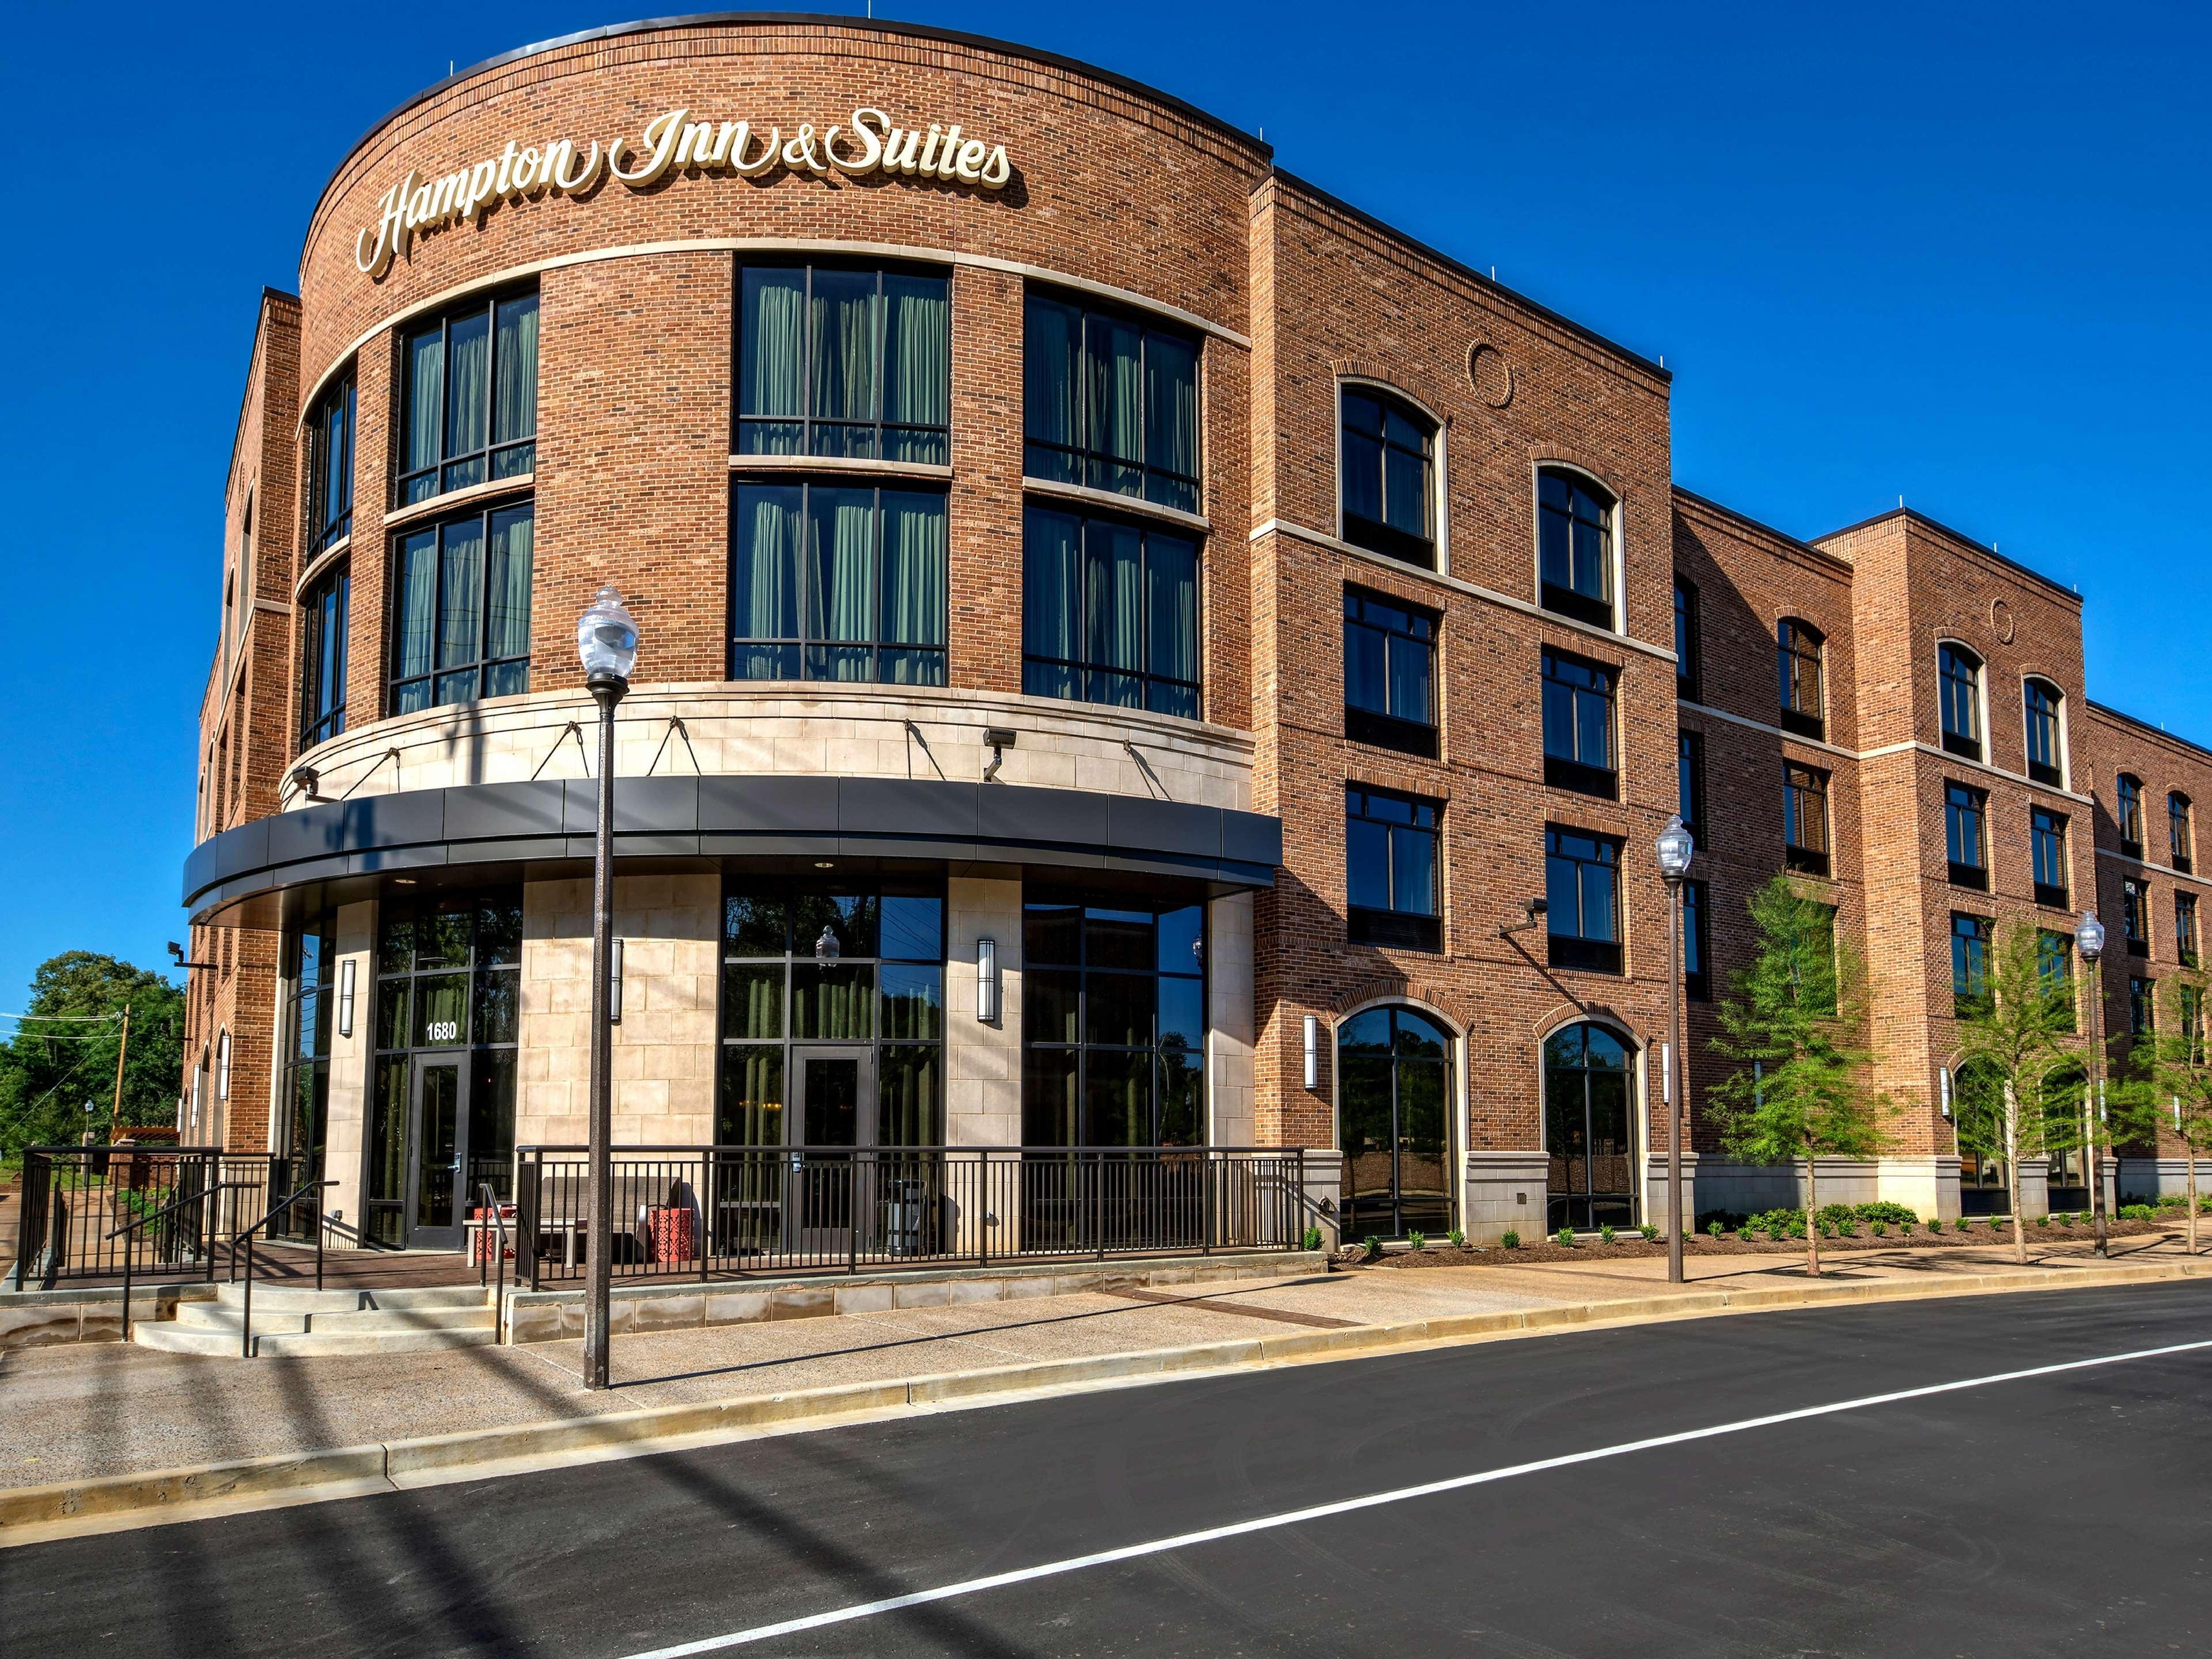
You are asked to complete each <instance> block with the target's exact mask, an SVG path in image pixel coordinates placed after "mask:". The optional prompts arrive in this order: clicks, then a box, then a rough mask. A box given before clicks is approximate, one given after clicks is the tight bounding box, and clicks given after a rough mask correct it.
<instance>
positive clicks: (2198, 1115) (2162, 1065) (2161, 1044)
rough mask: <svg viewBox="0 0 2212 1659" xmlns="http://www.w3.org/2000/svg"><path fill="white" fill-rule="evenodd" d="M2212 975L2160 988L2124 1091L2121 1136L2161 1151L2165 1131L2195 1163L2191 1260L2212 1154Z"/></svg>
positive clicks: (2134, 1048) (2170, 980)
mask: <svg viewBox="0 0 2212 1659" xmlns="http://www.w3.org/2000/svg"><path fill="white" fill-rule="evenodd" d="M2208 990H2212V975H2208V974H2207V973H2206V972H2205V971H2204V969H2201V968H2185V969H2182V970H2181V971H2180V972H2179V973H2178V974H2172V975H2167V976H2166V978H2165V979H2163V980H2160V981H2159V987H2158V992H2157V999H2158V1005H2157V1007H2156V1009H2155V1010H2154V1015H2153V1019H2152V1029H2151V1030H2148V1031H2146V1032H2141V1033H2138V1034H2137V1035H2136V1036H2135V1037H2134V1039H2133V1040H2132V1042H2131V1043H2130V1047H2129V1049H2128V1056H2127V1060H2126V1062H2125V1070H2124V1073H2123V1080H2122V1082H2121V1085H2120V1087H2119V1088H2118V1091H2116V1092H2117V1096H2118V1098H2117V1100H2116V1105H2117V1106H2118V1117H2119V1120H2120V1126H2119V1127H2120V1132H2121V1133H2122V1134H2123V1135H2124V1136H2126V1137H2127V1138H2128V1139H2135V1140H2143V1141H2147V1142H2148V1143H2149V1144H2150V1145H2151V1146H2153V1147H2154V1148H2155V1147H2156V1146H2157V1145H2158V1137H2159V1134H2160V1132H2161V1131H2163V1132H2164V1133H2167V1134H2170V1135H2172V1137H2173V1138H2174V1139H2176V1140H2179V1142H2180V1143H2181V1145H2182V1149H2183V1151H2184V1152H2185V1153H2186V1154H2187V1157H2188V1160H2189V1254H2190V1255H2196V1254H2197V1158H2198V1156H2199V1155H2200V1154H2202V1153H2203V1152H2205V1151H2206V1150H2207V1149H2208V1148H2212V1044H2208V1043H2207V1042H2206V1033H2205V1026H2204V1020H2205V1012H2206V1007H2205V996H2206V993H2207V991H2208Z"/></svg>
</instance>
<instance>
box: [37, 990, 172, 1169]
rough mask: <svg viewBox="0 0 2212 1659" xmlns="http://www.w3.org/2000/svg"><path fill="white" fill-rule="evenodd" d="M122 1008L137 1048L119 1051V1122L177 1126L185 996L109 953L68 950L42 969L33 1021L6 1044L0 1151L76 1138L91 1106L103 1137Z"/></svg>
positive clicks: (132, 1045) (111, 1097)
mask: <svg viewBox="0 0 2212 1659" xmlns="http://www.w3.org/2000/svg"><path fill="white" fill-rule="evenodd" d="M125 1004H128V1005H129V1006H130V1009H131V1042H130V1048H129V1050H128V1052H127V1053H125V1054H124V1055H123V1108H122V1113H121V1121H123V1122H124V1123H125V1124H126V1125H130V1124H152V1123H169V1122H173V1121H174V1120H175V1118H176V1113H177V1085H178V1079H179V1077H180V1076H181V1075H182V1073H183V1072H184V1064H185V1062H184V1030H185V997H184V993H183V992H181V991H179V989H178V988H177V987H175V986H173V985H172V984H170V983H169V981H167V980H166V979H163V978H162V977H161V975H159V974H155V973H149V972H147V971H146V970H145V969H140V968H134V967H132V966H131V964H130V963H127V962H121V961H118V960H117V959H116V958H115V957H110V956H101V955H99V954H97V953H95V952H94V951H64V952H62V954H61V955H59V956H58V957H49V958H47V960H46V962H44V963H41V964H40V968H39V971H38V974H37V975H36V977H34V978H33V980H32V981H31V994H30V999H29V1000H28V1001H27V1002H26V1003H24V1004H23V1005H21V1006H22V1011H23V1012H24V1014H25V1015H27V1016H28V1018H25V1019H23V1020H22V1021H21V1023H19V1024H17V1025H16V1027H15V1035H14V1036H11V1037H10V1038H9V1040H8V1041H7V1042H5V1043H4V1044H0V1146H3V1147H6V1148H9V1149H10V1150H11V1151H12V1150H15V1149H17V1148H21V1147H23V1146H36V1145H39V1144H41V1143H45V1144H48V1145H53V1144H68V1143H72V1142H74V1141H75V1140H76V1139H77V1137H78V1135H79V1134H80V1133H82V1131H83V1129H84V1127H85V1112H84V1104H85V1103H86V1102H87V1101H91V1102H93V1103H94V1105H95V1107H96V1110H95V1111H94V1114H93V1116H94V1121H95V1123H96V1125H97V1127H99V1129H100V1132H101V1135H102V1138H103V1139H104V1138H105V1136H106V1128H107V1125H108V1121H109V1115H110V1113H111V1112H112V1109H113V1102H114V1097H115V1062H116V1059H117V1049H118V1046H119V1044H120V1042H121V1037H122V1019H121V1015H122V1013H123V1010H124V1006H125ZM88 1016H89V1018H88Z"/></svg>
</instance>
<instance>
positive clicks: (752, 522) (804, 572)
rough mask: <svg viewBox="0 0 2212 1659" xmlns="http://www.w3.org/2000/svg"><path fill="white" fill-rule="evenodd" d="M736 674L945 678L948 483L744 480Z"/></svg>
mask: <svg viewBox="0 0 2212 1659" xmlns="http://www.w3.org/2000/svg"><path fill="white" fill-rule="evenodd" d="M734 494H735V500H734V504H733V507H732V513H733V515H734V516H733V522H732V525H731V526H730V567H731V568H730V678H732V679H739V680H854V681H875V682H879V683H881V684H890V685H943V684H945V496H944V495H943V494H942V492H939V491H934V490H921V489H877V488H874V487H872V486H870V485H867V484H855V483H816V482H809V483H741V484H739V485H738V488H737V489H736V491H735V492H734Z"/></svg>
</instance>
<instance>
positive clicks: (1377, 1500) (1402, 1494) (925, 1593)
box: [628, 1339, 2212, 1659]
mask: <svg viewBox="0 0 2212 1659" xmlns="http://www.w3.org/2000/svg"><path fill="white" fill-rule="evenodd" d="M2205 1348H2212V1339H2207V1340H2204V1341H2201V1342H2177V1343H2174V1344H2172V1346H2168V1347H2163V1348H2137V1349H2136V1350H2134V1351H2133V1352H2129V1353H2114V1354H2105V1355H2102V1356H2100V1357H2099V1358H2095V1359H2069V1360H2068V1361H2066V1362H2065V1363H2064V1364H2057V1365H2037V1366H2033V1367H2031V1368H2030V1369H2029V1370H2021V1371H1998V1372H1996V1373H1995V1374H1993V1375H1991V1376H1969V1377H1966V1378H1963V1379H1961V1380H1960V1381H1959V1382H1956V1383H1929V1385H1928V1386H1927V1387H1925V1388H1919V1389H1898V1390H1897V1391H1896V1392H1895V1393H1893V1394H1870V1395H1861V1396H1860V1397H1859V1398H1858V1399H1857V1400H1838V1401H1835V1402H1834V1403H1833V1404H1831V1405H1826V1406H1806V1407H1802V1408H1800V1409H1799V1410H1796V1411H1792V1412H1776V1413H1772V1414H1771V1415H1769V1416H1766V1417H1747V1418H1743V1419H1740V1420H1739V1421H1736V1422H1734V1423H1716V1424H1714V1425H1712V1426H1711V1427H1710V1428H1703V1429H1685V1430H1684V1431H1682V1432H1680V1434H1662V1435H1654V1436H1653V1437H1651V1438H1650V1439H1648V1440H1628V1441H1624V1442H1622V1443H1620V1444H1619V1445H1617V1446H1599V1447H1596V1448H1595V1449H1592V1450H1589V1451H1579V1452H1570V1453H1568V1454H1567V1455H1565V1456H1564V1457H1545V1458H1540V1459H1538V1460H1537V1461H1536V1462H1533V1463H1513V1464H1509V1465H1507V1466H1506V1467H1505V1468H1498V1469H1484V1470H1482V1471H1481V1472H1480V1473H1479V1474H1460V1475H1454V1476H1453V1477H1452V1478H1451V1479H1450V1480H1431V1481H1427V1482H1425V1483H1424V1484H1423V1485H1421V1486H1400V1487H1398V1488H1396V1489H1395V1490H1394V1491H1390V1492H1370V1493H1369V1494H1368V1495H1367V1496H1366V1497H1364V1498H1344V1499H1342V1500H1340V1502H1337V1503H1334V1504H1315V1505H1313V1506H1312V1507H1311V1508H1310V1509H1303V1510H1286V1511H1285V1512H1284V1513H1282V1514H1280V1515H1267V1516H1260V1517H1259V1518H1258V1519H1257V1520H1252V1521H1237V1522H1231V1524H1230V1525H1228V1526H1225V1527H1208V1528H1206V1529H1205V1530H1204V1531H1202V1532H1185V1533H1178V1534H1176V1535H1175V1536H1174V1537H1172V1538H1155V1539H1152V1540H1151V1541H1149V1542H1146V1543H1142V1544H1127V1545H1124V1546H1123V1547H1121V1548H1120V1549H1114V1550H1100V1551H1098V1552H1097V1553H1096V1554H1093V1555H1074V1556H1070V1557H1068V1558H1067V1559H1065V1560H1060V1561H1047V1562H1043V1563H1042V1564H1040V1565H1036V1566H1034V1567H1023V1568H1020V1569H1018V1571H1013V1572H994V1573H993V1574H991V1575H990V1576H989V1577H983V1578H965V1579H963V1580H961V1581H960V1582H959V1583H957V1584H940V1585H939V1586H938V1587H937V1588H936V1589H926V1590H915V1591H914V1592H912V1593H911V1594H909V1595H890V1596H886V1597H884V1599H883V1600H882V1601H861V1602H858V1603H855V1604H854V1605H853V1606H851V1607H834V1608H832V1609H830V1611H829V1612H827V1613H809V1614H808V1615H807V1616H806V1617H805V1618H804V1619H787V1620H783V1622H781V1624H775V1625H757V1626H754V1627H753V1628H752V1629H750V1630H740V1631H732V1632H730V1633H729V1634H727V1635H726V1636H709V1637H705V1638H702V1639H701V1640H699V1641H696V1642H683V1643H679V1644H677V1645H676V1646H674V1647H668V1648H653V1649H652V1650H649V1651H647V1652H643V1653H634V1654H631V1655H629V1656H628V1659H684V1656H687V1655H690V1654H695V1653H718V1652H720V1651H721V1650H723V1649H725V1648H739V1647H748V1646H750V1645H751V1644H753V1643H755V1642H765V1641H768V1640H769V1639H771V1638H775V1637H778V1636H790V1635H793V1634H795V1633H797V1632H800V1631H808V1630H820V1629H821V1628H823V1626H827V1625H846V1624H850V1623H852V1622H853V1621H854V1620H860V1619H872V1618H874V1617H875V1616H876V1615H877V1614H878V1613H896V1612H898V1611H900V1610H901V1609H902V1608H905V1607H926V1606H927V1605H928V1604H929V1603H930V1602H932V1601H951V1599H952V1598H953V1597H955V1596H958V1595H980V1594H981V1593H982V1592H983V1591H985V1590H994V1589H1005V1588H1006V1586H1007V1585H1009V1584H1025V1583H1029V1582H1030V1580H1032V1579H1036V1578H1053V1577H1059V1576H1060V1575H1061V1574H1063V1573H1070V1572H1081V1571H1085V1569H1087V1568H1091V1567H1103V1566H1110V1565H1113V1564H1114V1563H1115V1562H1116V1561H1134V1560H1137V1559H1140V1558H1142V1557H1144V1556H1147V1555H1164V1554H1166V1553H1169V1552H1170V1551H1171V1550H1182V1549H1188V1548H1190V1547H1192V1546H1194V1545H1197V1544H1211V1543H1212V1542H1214V1541H1217V1540H1218V1539H1223V1538H1241V1537H1243V1536H1245V1535H1246V1534H1249V1533H1255V1532H1271V1531H1273V1529H1274V1528H1278V1527H1296V1526H1300V1525H1303V1524H1304V1522H1309V1521H1326V1520H1328V1519H1329V1518H1330V1517H1331V1516H1339V1515H1349V1514H1352V1513H1353V1512H1354V1511H1356V1510H1371V1509H1376V1508H1379V1507H1381V1506H1382V1505H1383V1504H1402V1503H1404V1502H1406V1501H1407V1499H1409V1498H1432V1497H1434V1496H1436V1495H1437V1493H1439V1492H1459V1491H1462V1490H1464V1489H1465V1488H1467V1487H1468V1486H1487V1485H1489V1484H1490V1483H1491V1482H1492V1481H1494V1480H1512V1479H1513V1478H1514V1477H1515V1476H1516V1475H1522V1474H1542V1473H1543V1472H1544V1471H1545V1470H1547V1469H1564V1468H1569V1467H1571V1465H1573V1464H1577V1463H1594V1462H1597V1461H1598V1460H1599V1459H1601V1458H1606V1457H1625V1456H1626V1455H1628V1454H1629V1453H1631V1452H1640V1451H1651V1450H1655V1449H1657V1448H1659V1447H1661V1446H1680V1445H1682V1444H1684V1443H1686V1442H1689V1441H1692V1440H1711V1439H1712V1438H1714V1437H1717V1436H1719V1435H1723V1434H1741V1433H1743V1432H1745V1431H1747V1430H1750V1429H1765V1428H1771V1427H1773V1426H1774V1425H1776V1424H1778V1423H1797V1422H1802V1421H1803V1420H1804V1419H1807V1418H1809V1417H1832V1416H1833V1415H1835V1414H1836V1413H1838V1412H1856V1411H1864V1410H1865V1409H1867V1407H1870V1406H1892V1405H1895V1404H1896V1403H1897V1402H1898V1401H1900V1400H1924V1399H1926V1398H1927V1397H1928V1396H1929V1395H1938V1394H1955V1393H1957V1392H1958V1391H1959V1390H1960V1389H1984V1388H1988V1387H1989V1386H1990V1384H1992V1383H2019V1382H2023V1381H2025V1380H2026V1379H2027V1378H2029V1377H2033V1376H2057V1374H2058V1373H2060V1372H2062V1371H2080V1370H2089V1369H2091V1368H2092V1367H2093V1366H2098V1365H2124V1364H2127V1363H2128V1362H2129V1361H2130V1360H2136V1359H2158V1358H2164V1357H2165V1356H2166V1355H2168V1354H2177V1353H2194V1352H2198V1351H2200V1350H2202V1349H2205Z"/></svg>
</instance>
